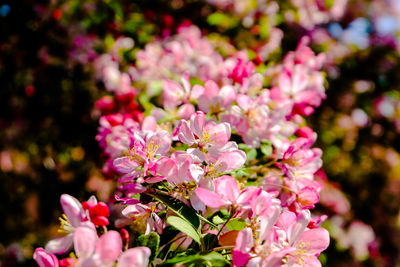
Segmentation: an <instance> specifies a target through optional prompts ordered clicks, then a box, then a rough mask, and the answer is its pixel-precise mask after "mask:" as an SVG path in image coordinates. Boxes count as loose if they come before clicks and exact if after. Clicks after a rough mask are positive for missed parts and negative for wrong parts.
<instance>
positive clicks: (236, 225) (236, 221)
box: [226, 218, 247, 231]
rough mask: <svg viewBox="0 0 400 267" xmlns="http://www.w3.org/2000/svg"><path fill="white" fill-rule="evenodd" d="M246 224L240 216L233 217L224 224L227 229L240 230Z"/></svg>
mask: <svg viewBox="0 0 400 267" xmlns="http://www.w3.org/2000/svg"><path fill="white" fill-rule="evenodd" d="M246 226H247V223H246V221H245V220H243V219H242V218H233V219H231V220H229V222H228V223H227V224H226V227H227V228H228V229H229V231H232V230H238V231H240V230H242V229H244V228H245V227H246Z"/></svg>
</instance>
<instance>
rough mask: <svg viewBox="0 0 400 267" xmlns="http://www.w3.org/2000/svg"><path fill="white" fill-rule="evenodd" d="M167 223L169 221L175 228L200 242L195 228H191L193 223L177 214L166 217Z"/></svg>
mask: <svg viewBox="0 0 400 267" xmlns="http://www.w3.org/2000/svg"><path fill="white" fill-rule="evenodd" d="M167 223H169V224H170V225H172V226H173V227H175V228H176V229H178V230H180V231H181V232H183V233H185V234H186V235H188V236H189V237H191V238H192V239H193V240H194V241H196V242H197V243H199V244H201V242H200V239H201V237H200V236H199V234H198V233H197V231H196V229H195V228H193V225H191V224H189V223H188V222H187V221H186V220H184V219H182V218H180V217H178V216H169V217H168V218H167Z"/></svg>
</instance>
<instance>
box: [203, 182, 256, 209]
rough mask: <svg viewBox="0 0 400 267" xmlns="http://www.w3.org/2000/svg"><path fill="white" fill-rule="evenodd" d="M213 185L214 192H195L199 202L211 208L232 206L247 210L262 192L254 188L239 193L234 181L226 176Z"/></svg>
mask: <svg viewBox="0 0 400 267" xmlns="http://www.w3.org/2000/svg"><path fill="white" fill-rule="evenodd" d="M214 183H215V192H213V191H210V190H208V189H205V188H201V187H198V188H197V189H196V190H195V192H196V195H197V196H198V197H199V198H200V200H201V201H202V202H203V203H204V204H206V205H207V206H208V207H211V208H220V207H223V206H230V205H233V206H235V208H236V207H237V208H238V209H247V208H250V204H251V202H252V200H253V199H254V198H256V197H257V196H258V195H259V194H260V193H261V191H262V190H261V188H258V187H255V186H252V187H247V188H245V189H243V190H242V191H241V190H240V189H239V187H238V184H237V182H236V180H235V179H234V178H232V177H231V176H228V175H223V176H221V177H219V178H217V179H215V181H214Z"/></svg>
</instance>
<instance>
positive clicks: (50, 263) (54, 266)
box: [33, 248, 58, 267]
mask: <svg viewBox="0 0 400 267" xmlns="http://www.w3.org/2000/svg"><path fill="white" fill-rule="evenodd" d="M33 259H34V260H35V261H36V263H37V264H38V265H39V267H58V259H57V257H56V256H55V255H54V254H52V253H47V252H46V251H45V250H44V249H43V248H37V249H35V253H34V254H33Z"/></svg>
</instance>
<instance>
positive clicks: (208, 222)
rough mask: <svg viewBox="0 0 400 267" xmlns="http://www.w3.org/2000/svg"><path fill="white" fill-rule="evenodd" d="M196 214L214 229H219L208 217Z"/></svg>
mask: <svg viewBox="0 0 400 267" xmlns="http://www.w3.org/2000/svg"><path fill="white" fill-rule="evenodd" d="M197 216H199V219H200V220H201V221H203V222H205V223H207V224H209V225H210V226H211V227H213V228H215V229H219V228H218V226H216V225H215V224H214V223H212V222H210V221H209V220H208V219H206V218H204V217H203V216H201V215H200V214H197Z"/></svg>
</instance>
